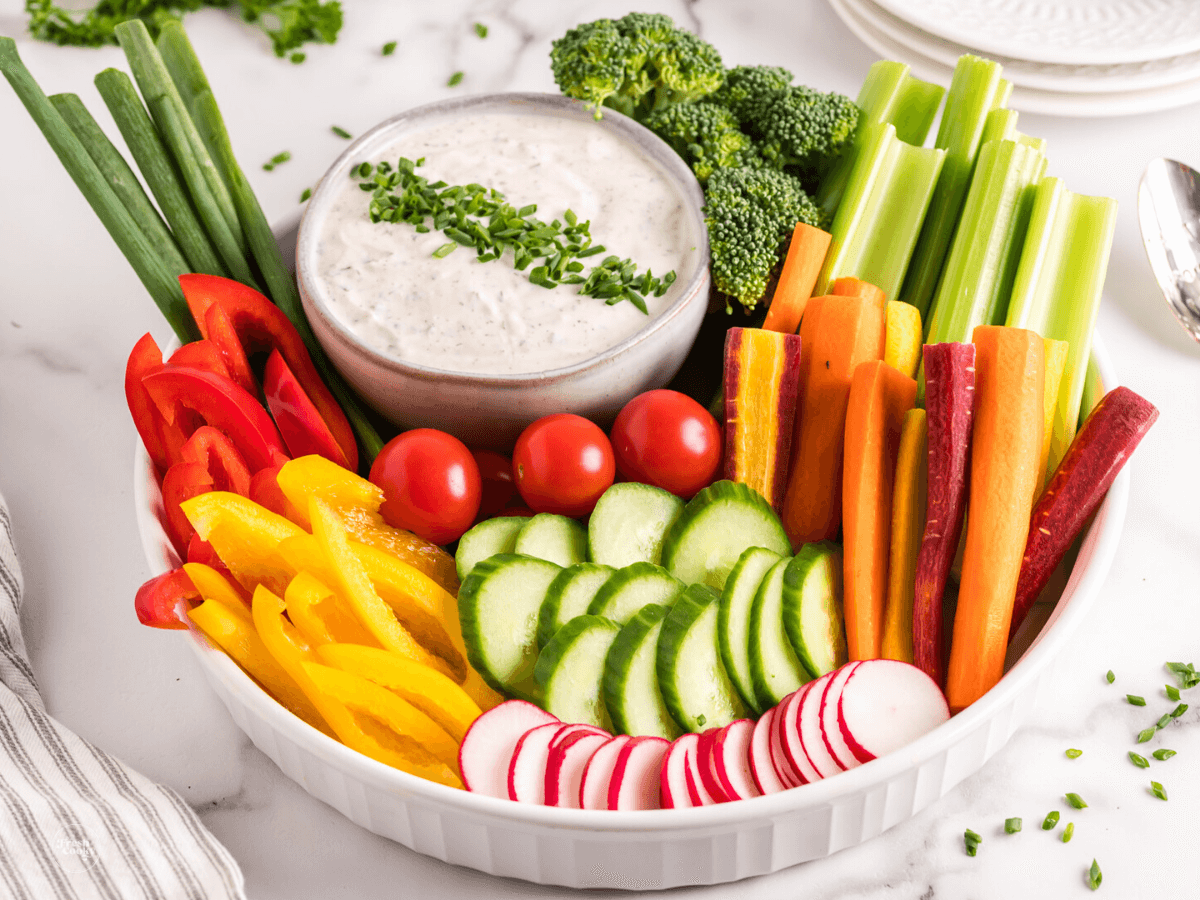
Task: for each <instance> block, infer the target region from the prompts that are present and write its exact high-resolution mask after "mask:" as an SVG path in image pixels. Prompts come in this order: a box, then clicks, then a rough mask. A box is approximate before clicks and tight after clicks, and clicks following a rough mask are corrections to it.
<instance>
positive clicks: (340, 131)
mask: <svg viewBox="0 0 1200 900" xmlns="http://www.w3.org/2000/svg"><path fill="white" fill-rule="evenodd" d="M329 130H330V131H332V132H333V133H334V134H336V135H337V136H338V137H340V138H345V139H346V140H350V132H348V131H347V130H346V129H345V128H340V127H338V126H337V125H331V126H330V128H329Z"/></svg>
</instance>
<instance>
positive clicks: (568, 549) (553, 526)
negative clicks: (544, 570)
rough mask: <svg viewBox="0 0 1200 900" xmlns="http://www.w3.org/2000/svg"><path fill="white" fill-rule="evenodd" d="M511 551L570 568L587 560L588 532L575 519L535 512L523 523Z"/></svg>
mask: <svg viewBox="0 0 1200 900" xmlns="http://www.w3.org/2000/svg"><path fill="white" fill-rule="evenodd" d="M514 549H515V551H516V552H517V553H524V554H525V555H526V556H534V557H537V558H538V559H545V560H549V561H550V562H552V563H557V564H558V565H560V566H573V565H575V563H580V562H584V561H585V560H586V559H587V532H586V531H585V530H584V528H583V526H582V525H580V524H579V523H578V522H576V521H575V520H574V519H568V518H567V517H566V516H559V515H555V514H554V513H538V514H537V515H536V516H532V517H531V518H528V519H526V520H525V527H524V528H522V529H521V530H520V531H519V532H517V541H516V544H515V545H514Z"/></svg>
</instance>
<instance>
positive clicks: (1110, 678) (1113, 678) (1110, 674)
mask: <svg viewBox="0 0 1200 900" xmlns="http://www.w3.org/2000/svg"><path fill="white" fill-rule="evenodd" d="M1104 677H1105V678H1107V679H1108V683H1109V684H1112V683H1113V682H1114V681H1116V680H1117V676H1116V675H1114V674H1113V670H1112V669H1109V670H1108V674H1107V675H1105V676H1104Z"/></svg>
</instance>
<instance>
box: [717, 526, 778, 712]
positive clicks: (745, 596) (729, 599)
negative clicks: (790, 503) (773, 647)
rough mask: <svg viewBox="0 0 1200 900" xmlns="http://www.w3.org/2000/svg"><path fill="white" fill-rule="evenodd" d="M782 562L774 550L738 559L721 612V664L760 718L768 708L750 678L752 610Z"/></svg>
mask: <svg viewBox="0 0 1200 900" xmlns="http://www.w3.org/2000/svg"><path fill="white" fill-rule="evenodd" d="M780 559H781V557H780V555H779V554H778V553H775V552H774V551H773V550H767V549H766V548H764V547H750V548H748V549H747V550H746V551H745V552H744V553H743V554H742V555H741V556H739V557H738V561H737V564H736V565H735V566H734V567H733V571H732V572H730V573H729V578H728V579H727V580H726V582H725V590H724V591H722V592H721V605H720V607H719V608H718V610H717V643H718V646H719V647H720V650H721V662H723V663H724V664H725V670H726V671H727V672H728V673H729V678H730V680H731V681H732V682H733V686H734V687H736V688H737V692H738V694H739V695H740V696H741V698H742V701H743V702H744V703H745V704H746V705H747V706H749V707H750V708H751V709H753V710H754V711H755V712H756V713H758V714H760V715H761V714H762V713H763V712H764V711H765V710H766V707H764V706H760V704H759V702H758V697H757V695H756V694H755V693H754V684H753V681H752V680H751V678H750V610H751V607H752V606H753V605H754V595H755V594H756V593H757V592H758V586H759V585H760V584H762V580H763V578H764V577H766V574H767V572H768V571H769V570H770V569H771V567H772V566H774V565H775V564H776V563H777V562H779V560H780Z"/></svg>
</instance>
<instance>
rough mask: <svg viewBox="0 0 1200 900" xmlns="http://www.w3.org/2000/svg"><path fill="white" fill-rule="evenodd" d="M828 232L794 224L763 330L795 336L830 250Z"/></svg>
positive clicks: (802, 224) (799, 223)
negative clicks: (827, 252)
mask: <svg viewBox="0 0 1200 900" xmlns="http://www.w3.org/2000/svg"><path fill="white" fill-rule="evenodd" d="M829 239H830V235H829V232H828V231H822V230H821V229H820V228H814V227H813V226H811V225H805V224H804V223H803V222H797V223H796V227H795V229H794V230H793V231H792V243H791V245H790V246H789V247H788V252H787V257H786V258H785V259H784V261H783V270H782V271H781V272H780V273H779V283H778V284H776V285H775V294H774V295H773V296H772V297H771V306H770V308H769V309H768V310H767V318H766V319H765V320H764V321H763V326H762V327H763V328H764V329H765V330H767V331H782V332H784V333H785V334H795V333H796V329H797V328H799V327H800V319H801V318H802V317H803V316H804V307H805V305H806V304H807V303H808V299H809V298H810V297H811V296H812V292H813V288H814V287H816V285H817V276H818V275H819V274H821V266H822V265H824V263H825V252H826V251H827V250H828V249H829Z"/></svg>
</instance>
